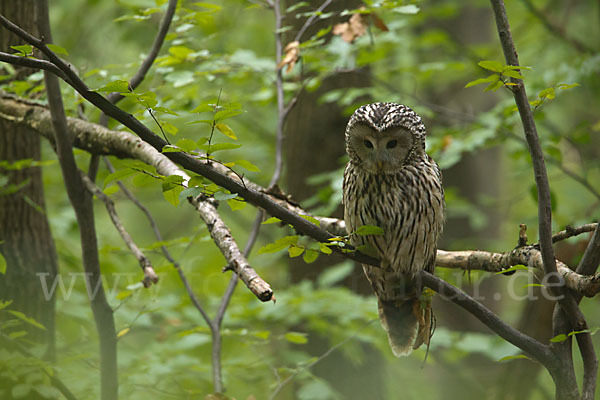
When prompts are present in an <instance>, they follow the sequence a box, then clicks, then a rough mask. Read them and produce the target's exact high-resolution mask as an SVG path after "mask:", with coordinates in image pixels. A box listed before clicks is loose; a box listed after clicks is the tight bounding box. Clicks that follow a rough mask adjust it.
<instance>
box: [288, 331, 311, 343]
mask: <svg viewBox="0 0 600 400" xmlns="http://www.w3.org/2000/svg"><path fill="white" fill-rule="evenodd" d="M307 336H308V335H307V334H306V333H300V332H288V333H286V334H285V335H283V337H284V338H285V340H287V341H288V342H290V343H295V344H304V343H307V342H308V338H307Z"/></svg>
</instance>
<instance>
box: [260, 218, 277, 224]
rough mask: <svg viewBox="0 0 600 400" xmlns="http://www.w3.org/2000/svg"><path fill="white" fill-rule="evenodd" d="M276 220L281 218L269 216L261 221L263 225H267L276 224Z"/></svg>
mask: <svg viewBox="0 0 600 400" xmlns="http://www.w3.org/2000/svg"><path fill="white" fill-rule="evenodd" d="M278 222H281V220H280V219H279V218H277V217H271V218H269V219H267V220H265V221H263V222H262V224H263V225H268V224H276V223H278Z"/></svg>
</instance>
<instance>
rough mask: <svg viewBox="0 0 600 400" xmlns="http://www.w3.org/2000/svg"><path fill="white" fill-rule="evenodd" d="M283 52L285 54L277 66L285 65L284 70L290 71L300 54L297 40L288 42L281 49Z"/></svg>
mask: <svg viewBox="0 0 600 400" xmlns="http://www.w3.org/2000/svg"><path fill="white" fill-rule="evenodd" d="M283 52H284V53H285V54H284V56H283V59H282V60H281V61H280V62H279V64H277V68H278V69H281V68H283V67H284V66H285V65H287V68H286V69H285V72H290V71H291V70H292V69H293V68H294V65H296V61H298V56H300V42H298V41H297V40H295V41H293V42H289V43H288V44H287V45H286V46H285V48H284V49H283Z"/></svg>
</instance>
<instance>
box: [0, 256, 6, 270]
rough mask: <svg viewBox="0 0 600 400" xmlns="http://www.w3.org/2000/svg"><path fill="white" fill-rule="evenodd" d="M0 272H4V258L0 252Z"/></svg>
mask: <svg viewBox="0 0 600 400" xmlns="http://www.w3.org/2000/svg"><path fill="white" fill-rule="evenodd" d="M0 274H2V275H4V274H6V258H4V256H3V255H2V253H0Z"/></svg>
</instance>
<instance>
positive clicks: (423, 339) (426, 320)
mask: <svg viewBox="0 0 600 400" xmlns="http://www.w3.org/2000/svg"><path fill="white" fill-rule="evenodd" d="M378 308H379V319H380V320H381V325H383V328H384V329H385V330H386V332H387V335H388V341H389V342H390V347H391V348H392V352H393V353H394V355H395V356H396V357H402V356H408V355H409V354H410V353H411V352H412V351H413V349H417V348H419V347H420V346H421V345H422V344H423V343H425V344H427V345H429V338H430V335H431V334H430V331H431V303H426V304H425V307H422V306H421V301H420V300H419V299H418V298H411V299H403V300H396V301H381V300H378Z"/></svg>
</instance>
